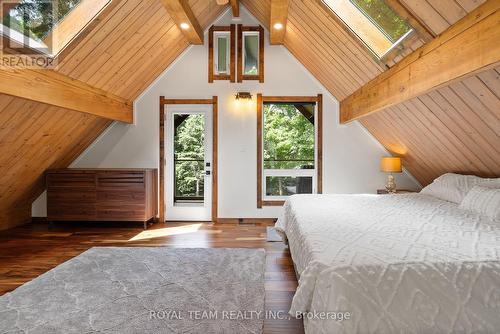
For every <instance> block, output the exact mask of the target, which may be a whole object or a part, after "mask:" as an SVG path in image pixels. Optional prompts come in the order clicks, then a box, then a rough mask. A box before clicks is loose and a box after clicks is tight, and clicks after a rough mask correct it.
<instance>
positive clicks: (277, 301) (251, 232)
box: [0, 222, 304, 334]
mask: <svg viewBox="0 0 500 334" xmlns="http://www.w3.org/2000/svg"><path fill="white" fill-rule="evenodd" d="M267 225H269V224H268V223H264V222H262V223H256V224H241V225H238V224H209V223H168V224H165V225H163V224H155V225H153V226H152V227H150V228H149V229H148V230H146V231H144V230H142V228H141V227H140V226H139V225H137V224H135V225H127V226H125V227H123V223H121V224H111V223H106V224H105V225H100V224H99V223H93V224H90V223H77V224H76V223H72V224H70V223H57V224H55V225H52V226H49V225H48V224H45V223H32V224H28V225H25V226H21V227H17V228H14V229H11V230H7V231H3V232H0V295H3V294H4V293H6V292H8V291H12V290H14V289H15V288H17V287H18V286H20V285H22V284H24V283H26V282H28V281H30V280H32V279H33V278H35V277H37V276H39V275H41V274H43V273H44V272H46V271H48V270H50V269H52V268H54V267H56V266H57V265H59V264H61V263H62V262H64V261H66V260H69V259H70V258H72V257H74V256H77V255H78V254H80V253H82V252H83V251H85V250H87V249H89V248H91V247H93V246H124V247H125V246H126V247H131V246H137V247H151V246H164V247H229V248H232V247H241V248H264V249H266V254H267V255H266V272H265V287H266V301H265V305H266V310H273V311H285V313H286V312H288V309H289V307H290V303H291V301H292V297H293V295H294V292H295V289H296V288H297V279H296V277H295V272H294V269H293V263H292V260H291V257H290V253H289V251H288V248H287V247H286V246H285V245H284V244H283V243H282V242H266V226H267ZM303 332H304V329H303V325H302V322H301V321H299V320H296V319H292V320H265V322H264V333H266V334H267V333H287V334H288V333H289V334H293V333H303Z"/></svg>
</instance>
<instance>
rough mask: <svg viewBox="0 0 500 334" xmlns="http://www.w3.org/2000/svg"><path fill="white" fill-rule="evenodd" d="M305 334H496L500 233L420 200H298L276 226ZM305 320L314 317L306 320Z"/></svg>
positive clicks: (499, 324)
mask: <svg viewBox="0 0 500 334" xmlns="http://www.w3.org/2000/svg"><path fill="white" fill-rule="evenodd" d="M276 227H277V230H278V231H279V232H281V233H283V234H284V235H286V238H287V239H288V243H289V247H290V251H291V255H292V259H293V261H294V263H295V266H296V270H297V273H298V274H299V275H300V279H299V287H298V289H297V292H296V294H295V296H294V299H293V303H292V308H291V310H290V313H291V314H292V315H295V314H296V312H312V311H316V312H320V311H323V312H340V311H343V312H350V314H351V319H350V320H344V321H337V320H318V316H319V317H324V315H321V314H319V315H318V314H316V315H317V317H316V318H314V319H312V320H307V319H305V320H304V324H305V327H306V333H311V334H317V333H426V334H429V333H472V332H474V333H500V224H498V223H495V222H494V221H493V220H489V219H487V218H483V217H482V216H479V215H478V214H474V213H471V212H469V211H465V210H461V209H459V208H458V205H457V204H453V203H450V202H446V201H442V200H439V199H436V198H434V197H431V196H428V195H423V194H398V195H381V196H380V195H296V196H292V197H290V198H289V199H288V200H287V201H286V203H285V206H284V213H283V215H282V217H281V218H280V219H279V220H278V222H277V223H276ZM309 316H312V314H311V313H309Z"/></svg>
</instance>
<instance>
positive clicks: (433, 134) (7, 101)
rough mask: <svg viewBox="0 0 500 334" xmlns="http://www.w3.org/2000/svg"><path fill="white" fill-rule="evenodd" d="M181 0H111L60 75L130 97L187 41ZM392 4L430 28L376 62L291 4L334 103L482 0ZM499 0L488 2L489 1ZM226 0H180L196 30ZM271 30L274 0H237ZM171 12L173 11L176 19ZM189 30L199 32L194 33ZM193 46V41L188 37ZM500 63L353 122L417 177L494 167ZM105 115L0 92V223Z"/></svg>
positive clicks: (347, 36)
mask: <svg viewBox="0 0 500 334" xmlns="http://www.w3.org/2000/svg"><path fill="white" fill-rule="evenodd" d="M173 1H183V0H141V1H139V0H113V6H112V7H110V8H109V9H108V10H107V12H106V11H105V12H104V13H103V15H101V16H99V17H98V19H96V20H94V22H93V26H94V27H93V29H92V30H90V32H89V33H88V34H82V35H81V36H80V37H78V38H77V39H76V40H75V41H74V42H73V43H72V44H71V45H70V47H69V48H67V49H66V50H65V51H63V53H62V55H61V59H60V64H59V66H58V68H57V71H58V72H59V73H60V74H62V75H65V76H68V77H70V78H74V79H77V80H79V81H82V82H83V83H85V84H88V85H90V86H92V87H95V88H96V89H100V90H103V91H106V92H109V93H110V94H113V95H115V96H117V97H120V98H123V99H125V100H127V101H132V100H134V99H135V98H136V97H137V96H138V95H139V94H140V93H141V92H142V91H143V90H144V89H145V88H146V87H147V86H148V85H149V84H150V83H151V82H152V81H153V80H154V79H155V78H156V77H157V75H158V74H159V73H161V72H162V71H163V70H164V69H165V68H166V67H167V66H168V65H169V64H170V63H172V61H173V60H174V59H175V58H176V57H177V56H178V55H179V54H180V53H181V52H182V51H183V50H184V49H185V48H186V47H187V46H188V45H189V41H188V38H189V36H187V35H185V34H183V32H182V31H181V30H180V29H179V28H178V27H177V26H176V24H175V20H174V19H173V18H172V17H170V16H169V14H168V12H167V10H165V6H166V7H167V8H168V5H167V4H166V3H167V2H173ZM386 1H387V2H388V3H393V4H394V3H395V4H396V5H399V6H400V7H401V8H403V9H404V11H405V12H406V13H407V14H408V15H410V16H411V17H412V20H415V22H418V23H419V25H421V27H420V29H421V30H423V31H425V33H426V34H427V36H424V35H420V38H414V39H412V40H411V43H410V44H409V45H406V46H407V47H406V48H405V49H404V51H401V52H400V54H396V55H395V56H394V57H391V60H390V61H389V60H382V61H379V60H377V59H375V58H374V57H373V56H372V55H371V54H370V52H368V51H367V49H366V48H365V47H364V46H363V45H362V43H360V42H359V41H358V40H357V39H356V38H354V37H353V35H352V34H351V33H350V32H349V31H348V29H347V28H346V27H345V26H344V25H343V24H342V23H341V22H340V21H339V20H338V19H337V18H336V17H335V15H334V14H333V13H331V12H330V11H329V10H328V8H326V7H325V6H324V5H323V4H322V2H321V0H289V1H288V17H287V22H286V33H285V35H284V36H280V37H279V42H281V41H282V42H283V44H284V46H285V47H287V48H288V49H289V50H290V52H291V53H292V54H293V55H294V56H295V57H296V58H297V59H298V60H299V61H300V62H302V63H303V64H304V66H305V67H306V68H307V69H308V70H309V71H310V72H311V73H312V74H313V75H314V76H315V77H316V78H317V79H318V80H319V81H320V82H321V83H322V84H323V85H324V86H325V87H326V88H327V89H328V90H329V91H330V92H331V93H332V94H333V95H334V96H335V97H336V98H337V99H338V100H339V101H341V100H344V99H345V98H347V97H348V96H349V95H351V94H352V93H353V92H355V91H356V90H358V89H359V88H360V87H362V86H364V85H365V84H366V83H368V82H369V81H370V80H372V79H373V78H375V77H377V76H378V75H379V74H381V73H382V72H384V71H387V70H388V69H389V68H390V67H392V66H394V65H395V64H396V63H397V62H399V61H400V60H401V59H403V58H404V57H405V56H406V55H408V54H410V53H411V52H412V51H414V50H416V49H418V48H419V47H420V46H422V45H423V44H424V43H426V42H428V41H429V36H430V38H433V37H435V36H437V35H439V34H440V33H442V32H443V31H445V30H446V29H447V28H448V27H450V26H451V25H453V24H455V23H456V22H457V21H458V20H460V19H461V18H462V17H464V16H465V15H466V14H467V13H469V12H471V11H472V10H474V9H475V8H476V7H477V6H479V5H481V4H482V3H483V2H484V0H439V1H438V0H386ZM489 1H497V0H489ZM236 2H237V1H235V0H231V1H229V4H227V5H226V6H218V5H217V4H216V1H215V0H188V4H189V8H190V9H191V11H192V12H193V14H194V17H195V19H196V20H197V21H198V23H199V25H200V26H201V28H202V29H205V28H206V27H207V26H208V25H209V24H210V23H211V22H212V21H213V20H214V19H215V18H216V17H217V16H218V15H219V14H221V13H222V11H224V10H225V9H226V8H227V6H232V7H233V12H235V9H237V7H234V4H235V3H236ZM240 2H241V3H242V4H243V5H244V6H245V7H246V8H247V9H248V10H249V11H250V12H251V13H252V14H253V15H254V16H255V17H256V18H257V19H259V20H260V21H261V23H262V24H263V25H264V26H266V27H267V28H269V22H270V19H271V0H240ZM177 20H178V18H177ZM193 38H196V36H194V37H193ZM191 42H192V41H191ZM499 73H500V68H495V69H490V70H488V71H485V72H482V73H479V74H477V75H475V76H471V77H469V78H467V79H464V80H462V81H459V82H454V83H452V84H450V85H449V86H447V87H442V88H439V89H437V90H434V91H432V92H429V93H427V94H425V95H422V96H419V97H417V98H414V99H412V100H409V101H405V102H404V103H401V104H399V105H396V106H392V107H390V108H387V109H385V110H382V111H379V112H377V113H374V114H371V115H368V116H365V117H363V118H361V119H360V122H361V123H362V124H363V125H364V126H365V127H366V129H368V131H370V132H371V133H372V134H373V135H374V137H375V138H376V139H378V140H379V141H380V142H381V143H382V144H383V145H384V146H385V147H386V148H387V149H388V150H389V151H391V152H393V153H395V154H400V155H401V156H402V157H403V164H404V166H405V167H406V168H407V169H408V170H409V171H410V172H411V173H412V174H413V175H414V176H415V177H416V178H417V179H418V180H419V181H420V182H421V183H422V184H424V185H425V184H427V183H429V182H430V181H431V180H432V179H433V178H435V177H436V176H438V175H440V174H441V173H443V172H447V171H456V172H471V173H476V174H481V175H494V176H499V175H500V78H499V77H500V75H499ZM110 122H111V121H110V120H108V119H105V118H100V117H97V116H95V115H91V114H86V113H79V112H76V111H72V110H68V109H64V108H60V107H55V106H49V105H45V104H41V103H38V102H33V101H29V100H24V99H22V98H19V97H12V96H7V95H0V153H1V154H0V191H1V192H0V229H2V228H6V227H8V226H13V225H16V224H19V223H20V222H23V221H26V220H28V219H29V216H30V209H31V203H32V201H33V200H34V199H35V198H36V197H37V196H38V195H39V194H40V193H41V192H42V191H43V188H44V185H43V179H42V176H43V172H44V171H45V170H46V169H48V168H58V167H65V166H68V165H69V164H70V163H71V162H72V161H73V160H74V159H75V158H76V157H77V156H78V155H79V154H80V153H81V152H82V151H83V150H84V149H85V148H86V147H87V146H88V145H89V144H90V143H91V142H92V141H93V140H94V139H95V138H96V137H97V136H98V135H99V134H100V133H102V131H103V130H104V129H105V128H106V127H107V126H109V124H110Z"/></svg>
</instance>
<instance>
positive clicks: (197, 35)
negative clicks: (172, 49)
mask: <svg viewBox="0 0 500 334" xmlns="http://www.w3.org/2000/svg"><path fill="white" fill-rule="evenodd" d="M161 2H162V3H163V6H164V7H165V8H166V9H167V12H168V15H170V17H171V18H172V19H173V20H174V22H175V24H177V26H178V27H179V29H180V30H181V31H182V33H183V34H184V36H185V37H186V39H187V40H188V41H189V43H191V44H198V45H200V44H203V30H202V29H201V26H200V24H199V22H198V20H197V19H196V17H195V16H194V14H193V11H192V10H191V7H189V4H188V2H187V0H161Z"/></svg>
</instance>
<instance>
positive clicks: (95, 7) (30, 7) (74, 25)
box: [1, 0, 111, 56]
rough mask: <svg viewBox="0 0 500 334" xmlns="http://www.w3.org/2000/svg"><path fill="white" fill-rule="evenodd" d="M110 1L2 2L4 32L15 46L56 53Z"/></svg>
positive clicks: (41, 0) (2, 30)
mask: <svg viewBox="0 0 500 334" xmlns="http://www.w3.org/2000/svg"><path fill="white" fill-rule="evenodd" d="M110 1H111V0H57V1H54V0H20V1H16V2H12V1H9V2H4V3H2V29H1V32H2V34H3V35H4V36H7V37H8V38H9V39H10V40H11V41H13V42H15V44H16V45H19V44H21V45H23V46H25V47H30V48H33V49H37V51H41V52H43V53H46V54H49V55H53V56H55V55H57V54H58V53H59V52H60V51H61V50H62V49H63V48H64V47H65V46H66V45H67V44H68V43H69V42H70V41H71V40H72V39H73V38H74V37H75V36H76V35H77V34H78V33H79V32H80V31H81V30H82V29H83V28H84V27H85V26H86V25H87V24H88V23H89V22H90V21H91V20H92V19H93V18H94V17H95V16H96V15H97V14H98V13H99V12H100V11H101V10H102V9H103V8H104V7H105V6H106V4H108V3H109V2H110ZM40 45H42V46H43V48H40V47H39V46H40Z"/></svg>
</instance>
